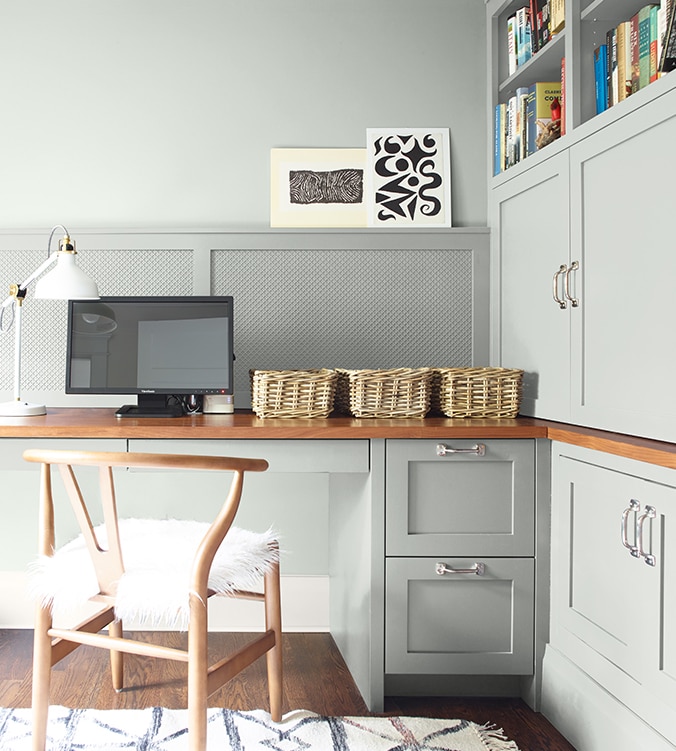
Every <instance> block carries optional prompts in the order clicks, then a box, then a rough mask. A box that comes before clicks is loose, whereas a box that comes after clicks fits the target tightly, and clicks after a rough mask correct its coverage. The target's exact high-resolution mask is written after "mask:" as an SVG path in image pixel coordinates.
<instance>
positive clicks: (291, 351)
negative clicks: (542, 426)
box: [211, 249, 472, 404]
mask: <svg viewBox="0 0 676 751" xmlns="http://www.w3.org/2000/svg"><path fill="white" fill-rule="evenodd" d="M211 279H212V290H211V291H212V294H215V295H233V296H234V300H235V305H234V318H235V354H236V357H237V359H236V362H235V391H236V394H242V393H243V392H246V393H248V392H249V379H248V371H249V369H250V368H262V369H268V368H269V369H287V368H316V367H329V368H332V367H344V368H391V367H419V366H424V365H455V366H468V365H471V364H472V251H471V250H438V249H434V250H419V249H416V250H366V249H362V250H269V249H267V250H214V251H212V254H211ZM238 404H241V401H239V400H238Z"/></svg>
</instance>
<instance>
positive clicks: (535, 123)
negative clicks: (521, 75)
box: [526, 81, 561, 155]
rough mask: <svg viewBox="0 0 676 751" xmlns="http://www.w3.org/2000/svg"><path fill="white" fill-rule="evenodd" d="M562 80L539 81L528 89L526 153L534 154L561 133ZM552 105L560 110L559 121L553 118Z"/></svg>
mask: <svg viewBox="0 0 676 751" xmlns="http://www.w3.org/2000/svg"><path fill="white" fill-rule="evenodd" d="M560 98H561V82H560V81H551V82H538V83H534V84H533V85H532V86H530V87H529V89H528V99H527V104H526V135H527V145H526V153H527V154H528V155H531V154H534V153H535V152H536V151H538V150H539V149H541V148H544V147H545V146H546V145H547V144H548V143H551V141H553V140H555V139H557V138H558V137H559V136H560V135H561V117H560ZM552 105H554V107H555V109H556V110H557V111H558V112H559V118H558V121H556V120H554V119H553V118H552Z"/></svg>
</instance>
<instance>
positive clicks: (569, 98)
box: [486, 0, 676, 187]
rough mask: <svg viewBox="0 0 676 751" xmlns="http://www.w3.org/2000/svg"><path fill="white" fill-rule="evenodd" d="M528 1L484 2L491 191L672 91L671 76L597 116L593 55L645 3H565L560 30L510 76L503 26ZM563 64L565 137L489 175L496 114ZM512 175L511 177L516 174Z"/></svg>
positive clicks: (554, 77)
mask: <svg viewBox="0 0 676 751" xmlns="http://www.w3.org/2000/svg"><path fill="white" fill-rule="evenodd" d="M528 2H529V0H486V10H487V27H488V35H489V43H488V56H489V59H488V78H489V81H488V88H489V91H488V116H489V119H490V123H489V133H491V134H492V137H491V140H490V145H489V148H490V160H489V165H490V168H491V174H490V177H489V179H490V181H491V187H495V186H496V185H499V184H501V182H503V181H504V180H508V179H511V178H512V177H514V176H516V175H517V174H518V173H519V172H520V171H523V170H524V169H528V168H529V167H531V166H534V165H536V164H538V163H539V162H541V161H542V159H546V158H549V157H551V156H553V155H554V154H555V153H556V152H557V151H559V150H561V149H566V148H568V147H570V146H571V145H572V144H573V143H574V142H576V141H577V140H579V139H580V138H584V137H587V136H588V135H590V134H591V133H593V132H594V131H595V130H598V129H599V128H603V127H606V126H607V125H608V124H609V123H611V122H613V121H615V120H616V119H618V118H621V117H623V116H624V115H626V114H628V113H629V112H631V111H633V110H634V109H636V108H637V107H641V106H644V105H645V104H647V103H649V102H650V101H652V100H653V99H655V98H657V97H659V96H661V95H663V94H665V93H667V92H668V91H670V90H671V89H673V88H676V75H670V74H665V75H663V76H662V77H661V78H659V79H658V80H657V81H655V82H654V83H651V84H650V85H649V86H646V87H645V88H644V89H641V90H639V91H637V92H635V93H634V94H632V95H631V96H630V97H628V98H627V99H626V100H624V101H621V102H618V103H617V104H615V105H614V106H612V107H610V108H609V109H607V110H606V111H604V112H601V113H600V114H597V113H596V93H595V80H594V50H595V49H596V48H597V47H598V46H599V45H600V44H603V43H605V41H606V33H607V31H608V30H609V29H610V28H613V27H616V26H617V25H618V24H620V23H621V22H623V21H627V20H629V19H630V18H631V17H632V16H633V15H634V14H635V13H637V12H638V10H639V9H640V8H641V7H643V6H644V5H646V3H647V2H648V0H565V27H564V28H563V29H562V30H561V31H560V32H559V33H558V34H556V35H554V36H552V38H551V40H550V41H549V42H548V43H547V44H545V45H544V46H543V47H542V48H541V49H540V50H539V51H538V52H537V53H536V54H534V55H533V57H531V58H530V60H528V62H526V63H525V64H523V65H521V66H519V67H517V69H516V71H515V72H514V73H511V74H510V73H509V61H508V44H507V21H508V19H509V18H510V17H512V16H513V15H514V14H515V13H516V11H517V10H518V8H521V7H524V6H525V5H528ZM564 58H565V90H564V91H563V92H562V98H563V99H564V100H565V112H564V117H565V123H564V130H565V135H564V136H562V137H561V138H560V139H558V140H557V141H554V142H553V143H550V144H549V145H547V146H546V147H545V148H543V149H542V151H538V152H536V153H535V154H532V155H530V156H528V157H526V158H525V160H522V161H520V162H519V163H518V164H516V165H513V166H510V167H509V168H508V169H506V170H504V171H502V172H500V173H499V174H494V172H495V170H494V169H493V165H494V143H495V142H494V136H495V108H496V105H498V104H505V103H507V102H508V100H509V99H510V97H513V96H514V95H515V94H516V92H517V89H519V88H521V87H529V86H531V85H532V84H533V83H536V82H542V81H559V80H560V79H561V61H562V60H563V59H564ZM515 170H516V171H515Z"/></svg>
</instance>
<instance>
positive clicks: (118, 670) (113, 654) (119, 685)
mask: <svg viewBox="0 0 676 751" xmlns="http://www.w3.org/2000/svg"><path fill="white" fill-rule="evenodd" d="M108 634H109V635H110V636H114V637H117V638H118V639H120V638H122V621H118V620H117V619H115V620H114V621H111V622H110V624H109V625H108ZM110 674H111V676H112V679H113V688H114V689H115V691H118V692H119V691H122V689H123V687H124V653H123V652H118V651H117V650H115V649H111V650H110Z"/></svg>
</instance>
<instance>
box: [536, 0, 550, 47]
mask: <svg viewBox="0 0 676 751" xmlns="http://www.w3.org/2000/svg"><path fill="white" fill-rule="evenodd" d="M539 2H540V3H542V4H541V7H540V10H539V11H538V34H539V36H540V41H539V48H540V49H542V48H543V47H544V46H545V44H547V42H548V41H549V39H550V37H551V34H550V32H549V0H544V2H543V0H539Z"/></svg>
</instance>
